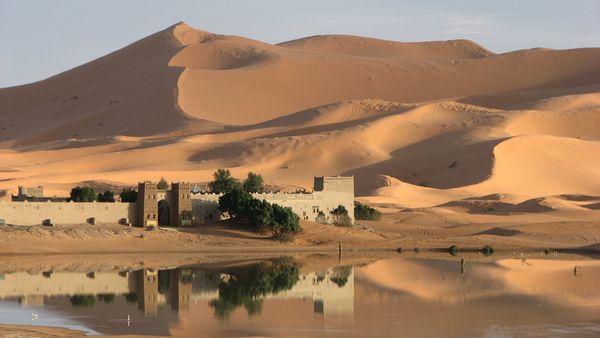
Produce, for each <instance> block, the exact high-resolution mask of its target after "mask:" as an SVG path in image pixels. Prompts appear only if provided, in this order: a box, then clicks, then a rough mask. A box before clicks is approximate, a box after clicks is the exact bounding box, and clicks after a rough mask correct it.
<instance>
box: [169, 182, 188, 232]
mask: <svg viewBox="0 0 600 338" xmlns="http://www.w3.org/2000/svg"><path fill="white" fill-rule="evenodd" d="M190 192H191V185H190V183H189V182H177V183H171V200H172V201H173V213H172V214H171V225H177V226H185V225H192V199H191V195H190Z"/></svg>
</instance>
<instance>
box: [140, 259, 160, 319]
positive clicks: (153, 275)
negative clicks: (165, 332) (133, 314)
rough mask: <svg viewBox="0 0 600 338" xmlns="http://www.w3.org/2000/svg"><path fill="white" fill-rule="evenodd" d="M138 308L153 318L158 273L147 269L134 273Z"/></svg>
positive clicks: (155, 310) (156, 305) (155, 305)
mask: <svg viewBox="0 0 600 338" xmlns="http://www.w3.org/2000/svg"><path fill="white" fill-rule="evenodd" d="M135 276H136V280H137V294H138V308H139V309H140V310H143V311H144V313H145V314H146V315H150V316H155V315H156V312H157V307H158V272H157V271H154V270H149V269H143V270H138V271H136V272H135Z"/></svg>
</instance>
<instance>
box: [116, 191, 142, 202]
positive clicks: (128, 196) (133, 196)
mask: <svg viewBox="0 0 600 338" xmlns="http://www.w3.org/2000/svg"><path fill="white" fill-rule="evenodd" d="M137 195H138V194H137V191H135V190H133V189H130V188H125V189H123V191H121V193H120V194H119V197H121V202H124V203H135V202H136V201H137Z"/></svg>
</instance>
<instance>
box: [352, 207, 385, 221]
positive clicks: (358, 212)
mask: <svg viewBox="0 0 600 338" xmlns="http://www.w3.org/2000/svg"><path fill="white" fill-rule="evenodd" d="M354 218H356V219H357V220H364V221H378V220H379V219H380V218H381V213H380V212H379V211H377V210H375V209H374V208H371V207H369V206H367V205H364V204H361V203H358V202H356V203H355V204H354Z"/></svg>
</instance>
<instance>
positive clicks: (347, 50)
mask: <svg viewBox="0 0 600 338" xmlns="http://www.w3.org/2000/svg"><path fill="white" fill-rule="evenodd" d="M599 59H600V48H585V49H573V50H548V49H530V50H522V51H515V52H510V53H504V54H494V53H492V52H490V51H488V50H487V49H485V48H484V47H482V46H479V45H477V44H476V43H474V42H472V41H468V40H452V41H428V42H395V41H386V40H379V39H373V38H365V37H358V36H343V35H323V36H313V37H307V38H301V39H297V40H293V41H288V42H283V43H280V44H275V45H273V44H269V43H264V42H261V41H256V40H253V39H249V38H245V37H241V36H228V35H219V34H215V33H211V32H206V31H202V30H198V29H195V28H193V27H190V26H189V25H187V24H185V23H178V24H175V25H173V26H171V27H168V28H167V29H165V30H163V31H161V32H158V33H155V34H152V35H150V36H148V37H146V38H144V39H142V40H140V41H138V42H136V43H133V44H131V45H129V46H127V47H125V48H123V49H120V50H118V51H115V52H113V53H111V54H109V55H106V56H103V57H101V58H99V59H97V60H95V61H93V62H90V63H87V64H85V65H81V66H79V67H76V68H74V69H72V70H69V71H66V72H64V73H61V74H58V75H56V76H54V77H51V78H49V79H46V80H43V81H40V82H36V83H33V84H29V85H25V86H18V87H12V88H4V89H0V132H1V133H0V163H1V170H0V191H4V192H3V197H4V198H6V197H7V196H9V194H10V192H14V191H15V189H16V187H17V185H20V184H23V185H38V184H41V185H45V186H46V187H47V190H48V192H49V193H51V194H57V195H64V194H65V193H66V192H67V191H68V190H69V189H70V187H71V186H72V185H74V184H78V183H80V182H90V181H102V182H111V183H114V184H122V185H131V184H135V183H136V182H137V181H139V180H146V179H158V178H160V177H161V176H164V177H168V179H171V180H187V181H192V182H205V181H207V180H208V179H210V177H211V174H212V172H213V171H214V170H215V169H216V168H219V167H229V168H231V169H232V171H233V173H234V175H237V176H240V177H241V176H244V175H245V174H246V173H247V172H248V171H255V172H260V173H262V174H263V175H264V176H265V178H266V179H267V181H270V182H274V183H286V184H289V185H293V186H304V187H310V185H311V176H313V175H332V174H351V175H355V177H356V191H357V194H358V195H362V196H363V197H364V200H365V201H368V202H369V203H373V204H390V205H396V206H399V207H402V208H409V209H410V208H412V209H415V208H423V209H424V210H425V209H427V210H445V211H444V212H449V213H457V212H464V213H477V212H482V211H485V210H489V209H490V208H494V209H495V210H497V211H498V212H497V214H499V213H500V211H502V212H506V213H513V212H527V211H531V212H532V213H533V212H537V213H539V214H543V213H553V212H557V211H561V210H570V211H573V212H574V210H575V211H582V210H584V211H587V212H591V213H593V212H598V208H597V206H596V203H597V201H598V199H596V198H595V197H594V196H600V176H599V174H598V173H600V167H598V161H597V160H596V158H597V156H596V154H598V153H600V148H599V147H600V144H599V142H600V140H599V139H598V137H599V135H600V119H599V118H598V116H600V114H599V112H600V111H599V109H600V98H599V95H600V64H599V63H598V60H599ZM64 168H69V171H68V172H66V171H65V170H64ZM382 180H383V182H385V184H383V185H382V183H381V182H382ZM561 195H564V196H579V195H585V196H591V199H590V200H588V201H585V202H579V201H571V200H568V199H563V198H559V197H556V196H561ZM490 196H491V197H490ZM492 197H494V198H495V199H494V198H492ZM436 212H437V211H436ZM586 217H587V216H586Z"/></svg>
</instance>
